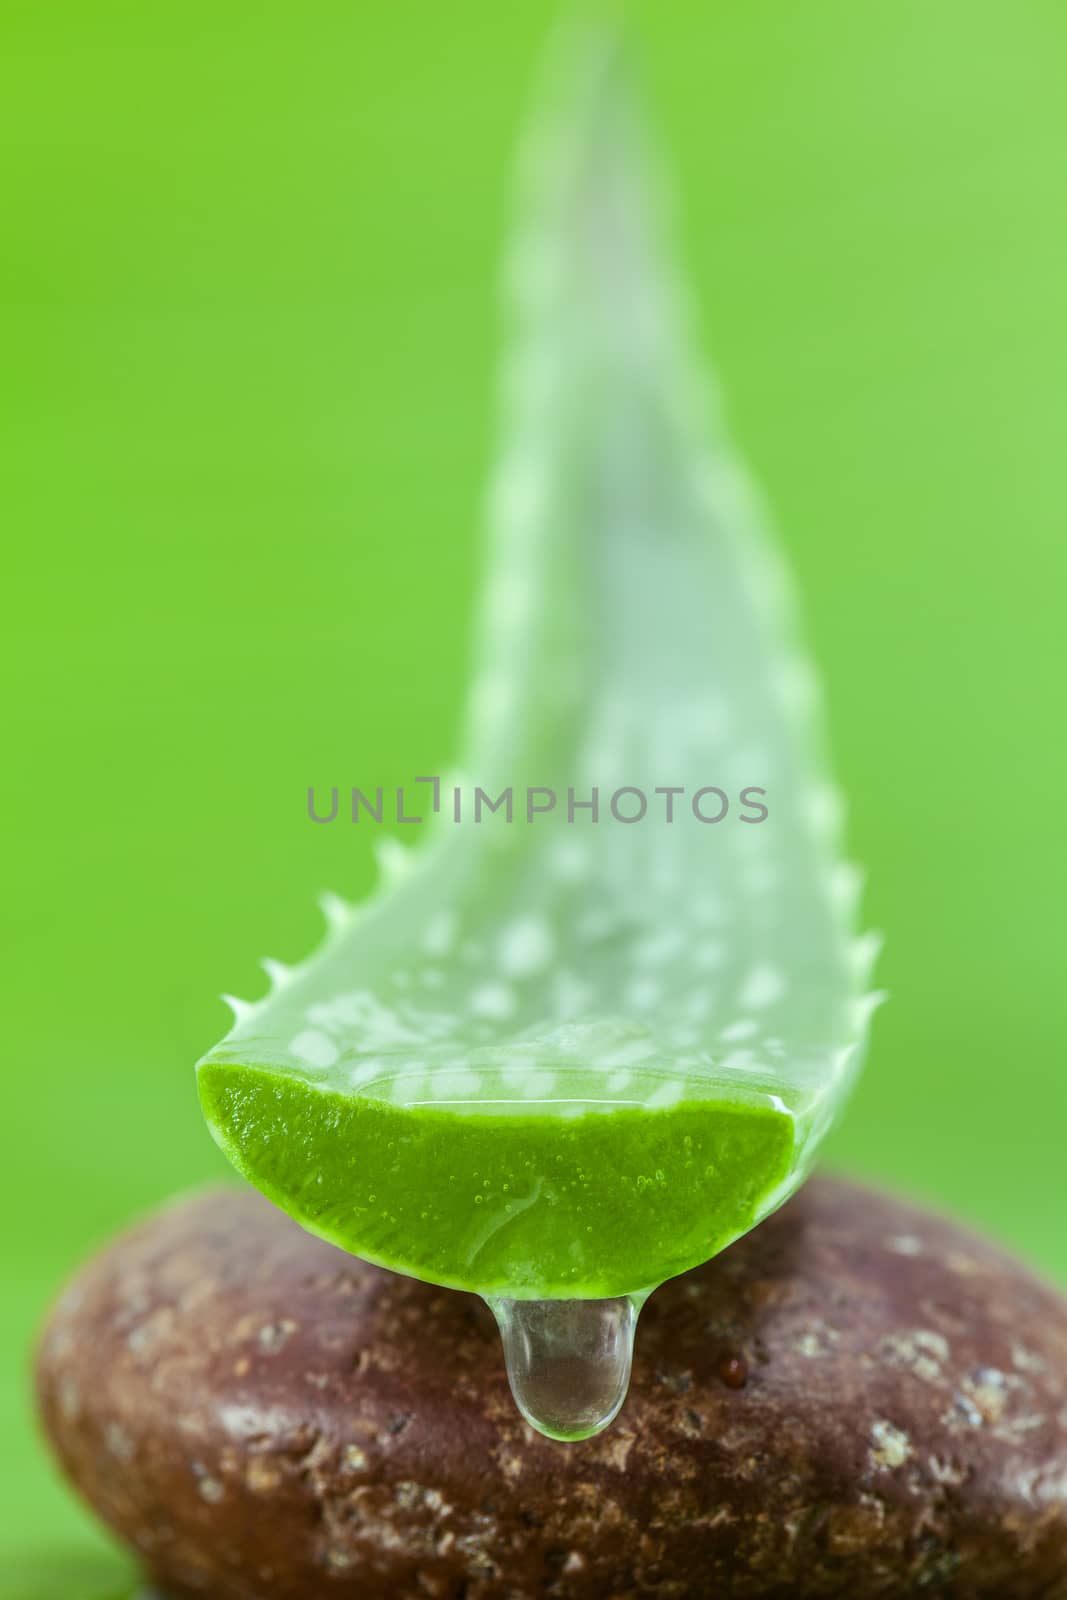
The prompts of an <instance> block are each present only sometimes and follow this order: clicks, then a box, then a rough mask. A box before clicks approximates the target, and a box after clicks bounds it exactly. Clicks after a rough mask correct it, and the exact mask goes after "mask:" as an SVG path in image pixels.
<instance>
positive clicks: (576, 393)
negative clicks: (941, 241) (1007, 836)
mask: <svg viewBox="0 0 1067 1600" xmlns="http://www.w3.org/2000/svg"><path fill="white" fill-rule="evenodd" d="M655 194H656V183H655V180H654V178H653V177H652V176H651V175H650V170H649V158H648V155H647V150H646V146H645V143H644V141H643V139H642V136H641V130H640V127H639V125H638V119H637V116H636V112H635V103H634V97H633V95H632V93H631V91H630V87H629V84H628V82H627V79H626V74H625V70H624V66H623V63H622V60H621V56H620V52H619V50H618V48H617V47H616V46H615V45H614V43H612V42H611V41H607V40H605V39H604V37H603V36H602V35H599V34H588V35H583V36H582V38H581V39H580V40H579V41H578V42H577V44H575V42H574V41H573V39H572V40H571V42H570V44H569V46H568V47H567V49H566V51H565V52H564V53H563V56H562V57H561V58H560V60H559V61H558V62H557V63H556V65H555V69H554V71H553V72H552V74H551V75H550V83H549V86H548V88H547V90H546V93H545V95H544V99H543V104H542V108H541V111H540V114H539V115H538V117H537V118H536V120H535V124H534V128H533V131H532V133H531V136H530V138H529V141H528V145H527V148H526V152H525V159H524V162H523V172H522V184H521V202H520V207H519V218H518V225H517V230H516V237H515V241H514V246H513V249H512V253H511V260H510V272H509V283H510V295H511V307H512V321H513V326H514V334H513V341H512V347H511V351H510V354H509V357H508V359H507V362H506V366H505V371H504V388H505V423H504V428H503V437H502V443H501V448H500V455H499V460H498V463H497V467H496V471H495V473H494V477H493V483H492V492H491V495H490V522H491V553H490V562H489V571H488V578H487V584H486V593H485V612H484V623H483V637H482V647H481V655H480V665H479V668H478V671H477V674H476V676H475V680H474V683H473V685H472V691H471V697H470V712H469V721H468V733H467V738H466V750H465V759H464V763H463V772H464V774H465V775H466V776H464V777H463V778H457V779H456V780H454V782H453V781H452V780H449V781H448V782H445V783H443V784H442V789H441V802H442V818H441V819H439V822H438V825H437V826H436V830H435V832H434V834H433V837H432V839H431V840H429V841H428V842H427V845H426V847H425V848H424V849H422V850H420V851H419V852H417V853H416V854H415V856H414V857H411V856H408V855H407V854H406V853H405V852H403V851H401V850H399V849H398V847H395V846H394V847H391V848H390V849H388V850H387V851H386V852H384V855H383V868H384V871H383V878H384V881H383V885H382V889H381V892H380V893H379V894H378V895H377V896H376V897H375V898H374V899H372V900H371V901H370V902H369V903H367V904H365V905H362V906H359V907H349V906H346V905H344V904H343V903H342V902H341V901H339V900H337V899H336V898H334V897H329V898H327V900H326V902H325V910H326V914H327V918H328V922H329V930H328V934H327V937H326V940H325V942H324V943H323V945H322V946H321V948H320V949H318V950H317V951H316V952H315V953H314V954H313V955H312V956H311V957H310V958H309V959H308V960H307V961H305V962H304V963H303V964H302V965H301V966H299V967H297V968H295V969H290V970H286V969H283V968H281V967H280V966H278V965H277V964H275V963H266V964H265V965H266V966H267V969H268V972H269V974H270V978H271V988H270V992H269V994H268V995H267V996H266V998H265V999H263V1000H261V1001H259V1002H257V1003H254V1004H251V1003H244V1002H234V1010H235V1021H234V1025H233V1027H232V1029H231V1030H230V1032H229V1033H228V1034H227V1036H226V1037H225V1038H224V1039H223V1040H222V1042H221V1043H220V1044H219V1045H217V1046H216V1047H215V1049H213V1050H212V1051H210V1052H209V1053H208V1055H207V1056H205V1058H204V1059H203V1061H202V1062H201V1063H200V1065H199V1077H200V1088H201V1097H202V1103H203V1107H204V1111H205V1115H206V1117H207V1120H208V1123H209V1125H210V1127H211V1129H212V1131H213V1133H214V1135H215V1137H216V1139H217V1140H218V1141H219V1143H220V1144H221V1146H222V1148H223V1149H224V1150H225V1151H226V1153H227V1154H228V1155H229V1156H230V1158H231V1160H232V1161H233V1162H234V1164H235V1165H236V1166H237V1167H238V1169H239V1170H240V1171H241V1172H242V1173H244V1174H245V1175H246V1176H247V1177H248V1178H249V1179H251V1181H252V1182H253V1183H255V1184H257V1185H258V1186H259V1187H261V1188H262V1189H263V1190H264V1191H265V1192H266V1193H267V1194H268V1195H270V1196H271V1198H272V1199H274V1200H275V1201H277V1202H278V1203H279V1204H281V1205H282V1206H284V1207H285V1208H286V1209H287V1210H288V1211H290V1212H291V1213H292V1215H293V1216H295V1217H296V1218H297V1219H298V1220H299V1221H301V1222H302V1223H304V1224H305V1225H306V1226H308V1227H309V1228H311V1229H313V1230H315V1231H317V1232H320V1233H322V1234H323V1235H324V1236H326V1237H328V1238H330V1239H332V1240H334V1241H335V1242H336V1243H339V1244H341V1245H343V1246H344V1247H345V1248H347V1249H349V1250H351V1251H353V1252H355V1253H357V1254H359V1255H363V1256H366V1257H368V1258H369V1259H372V1260H376V1261H379V1262H382V1263H384V1264H386V1265H388V1266H393V1267H396V1268H399V1269H401V1270H403V1271H405V1272H408V1273H411V1274H414V1275H416V1276H420V1277H426V1278H429V1279H431V1280H433V1281H437V1282H443V1283H448V1284H455V1285H459V1286H461V1287H465V1288H469V1289H475V1290H478V1291H480V1292H482V1293H484V1294H486V1295H490V1296H498V1297H499V1296H505V1297H510V1298H511V1299H520V1300H521V1299H527V1300H535V1299H551V1298H553V1297H576V1298H604V1297H609V1296H620V1295H626V1294H631V1293H636V1292H638V1291H643V1290H645V1289H647V1288H649V1287H650V1286H652V1285H654V1284H655V1283H657V1282H660V1281H661V1280H662V1279H663V1278H664V1277H666V1276H668V1275H671V1274H673V1273H676V1272H679V1271H681V1270H683V1269H684V1268H686V1267H689V1266H692V1265H695V1264H696V1263H698V1262H699V1261H702V1260H705V1259H707V1258H708V1257H710V1256H711V1255H713V1254H714V1253H715V1252H716V1251H717V1250H719V1249H721V1248H722V1247H723V1246H725V1245H726V1244H727V1243H729V1242H730V1240H731V1239H733V1238H735V1237H736V1236H737V1235H738V1234H739V1233H741V1232H743V1231H745V1229H747V1228H748V1227H750V1226H752V1224H753V1223H754V1222H756V1221H758V1220H759V1218H760V1217H761V1216H763V1215H765V1214H766V1212H767V1211H768V1210H770V1209H771V1208H772V1207H773V1206H775V1205H777V1204H778V1203H780V1202H781V1201H782V1200H783V1199H784V1198H785V1197H786V1196H787V1195H788V1194H789V1193H790V1192H791V1191H792V1189H793V1188H795V1187H796V1185H797V1184H798V1183H799V1182H800V1181H801V1179H802V1177H803V1175H804V1173H805V1172H806V1170H807V1168H808V1166H809V1165H810V1162H811V1159H812V1156H813V1154H814V1152H815V1149H816V1146H817V1145H818V1142H819V1140H820V1139H821V1137H822V1135H823V1134H824V1133H825V1131H826V1130H827V1128H828V1127H829V1126H830V1124H831V1122H832V1120H833V1118H834V1116H835V1115H836V1114H837V1112H838V1111H839V1109H840V1107H841V1105H842V1103H843V1100H844V1098H845V1095H846V1093H847V1090H848V1088H849V1085H850V1083H851V1081H852V1080H853V1078H854V1075H855V1073H856V1071H857V1069H858V1067H859V1064H860V1059H861V1055H862V1051H863V1047H864V1041H865V1036H866V1030H867V1019H868V1016H869V1013H870V1010H871V1008H872V1005H873V1002H874V997H873V996H871V995H870V994H868V993H866V984H867V978H868V974H869V970H870V966H871V964H872V961H873V957H874V953H875V945H874V942H873V941H872V940H871V939H870V938H866V939H857V938H856V937H855V934H854V921H855V914H856V902H857V897H858V887H857V875H856V874H855V872H854V871H853V870H852V869H851V868H848V867H847V866H845V865H844V864H843V863H842V861H841V859H840V826H839V812H840V806H839V803H838V798H837V792H836V790H835V788H834V787H833V784H832V782H831V781H830V778H829V774H828V767H827V763H826V758H825V753H824V750H823V742H822V739H821V736H820V730H819V725H818V724H819V714H818V693H817V688H816V684H815V679H814V675H813V673H812V670H811V668H810V665H809V663H808V660H807V657H806V655H805V654H804V652H803V650H802V648H801V646H800V644H799V641H798V635H797V632H796V628H795V623H794V616H793V609H792V605H791V602H790V598H789V592H788V585H787V583H786V581H785V578H784V576H783V573H782V569H781V566H780V563H779V561H778V558H777V556H776V555H775V553H774V551H773V548H772V546H771V544H770V542H769V540H768V538H767V536H766V533H765V530H764V525H763V523H764V519H763V515H762V512H761V509H760V506H759V503H758V500H757V498H756V496H755V495H754V494H753V492H752V490H751V488H750V486H749V483H748V480H747V478H746V477H745V474H744V472H743V470H742V468H741V466H740V464H739V462H738V459H737V457H736V455H735V454H734V452H733V450H732V448H731V446H730V445H729V442H728V441H727V439H726V436H725V433H724V430H723V427H722V422H721V418H720V415H719V410H718V406H717V404H716V402H715V400H714V396H713V395H711V394H710V393H709V390H708V388H707V385H706V384H705V383H703V382H702V381H701V380H700V377H699V374H698V373H697V371H696V369H695V367H694V361H693V355H692V341H691V338H690V336H689V332H688V329H687V326H686V319H685V317H684V315H683V314H682V308H681V306H680V299H679V293H678V290H677V287H676V284H675V282H674V279H673V276H672V272H671V269H670V263H669V261H668V259H667V255H666V251H665V245H664V233H663V229H662V226H661V223H660V220H659V216H658V209H657V204H656V200H655ZM475 786H479V787H480V788H481V789H482V790H483V791H484V793H485V794H486V795H487V796H489V797H490V798H491V799H493V800H496V799H498V798H499V797H500V796H501V795H502V794H505V793H507V792H510V794H511V797H512V807H513V813H512V820H511V822H510V823H509V822H508V821H507V820H506V815H505V806H504V805H501V807H500V809H499V810H498V811H496V812H495V813H494V814H489V813H488V812H487V811H486V810H485V808H484V807H483V816H482V820H481V821H480V822H476V821H475V820H474V818H473V815H472V810H473V796H474V789H475ZM454 787H458V788H459V789H460V791H461V795H462V797H463V799H462V804H463V807H464V815H463V820H462V821H461V822H460V823H456V822H454V821H453V820H452V816H453V809H452V808H453V798H452V796H453V788H454ZM531 787H532V788H533V789H534V790H535V791H544V790H547V789H549V788H552V789H554V790H555V793H556V796H557V799H556V803H555V806H554V808H553V809H552V810H540V809H537V808H538V807H540V806H546V805H547V796H546V794H545V793H544V792H535V797H534V810H533V811H528V810H527V804H528V794H527V790H528V789H529V788H531ZM594 789H595V790H596V791H597V795H598V800H599V815H598V817H597V818H596V819H594V817H593V814H592V812H591V810H590V809H588V808H585V809H583V808H582V807H581V806H580V805H579V806H578V808H577V809H575V811H574V813H573V815H574V820H573V821H571V820H570V818H569V815H568V798H569V796H568V791H573V798H574V799H575V800H576V801H577V802H581V801H589V800H590V799H591V798H592V792H593V790H594ZM621 791H625V792H621ZM665 791H673V792H672V793H667V792H665ZM745 791H747V792H748V793H747V803H746V802H745V801H744V800H743V798H742V796H743V792H745ZM754 791H759V793H758V794H757V793H754ZM613 795H615V796H617V805H616V810H617V812H618V813H619V814H620V815H622V816H626V817H631V816H633V815H635V814H636V812H637V811H638V810H639V809H640V805H641V800H642V798H643V799H644V801H645V802H646V804H647V811H646V813H645V815H644V817H643V819H642V820H640V821H632V822H628V821H622V820H619V817H618V816H617V815H615V814H613V811H612V808H611V798H612V796H613ZM694 800H696V804H697V806H698V809H699V811H700V814H701V816H702V817H703V818H705V819H709V820H699V819H698V816H697V815H696V814H695V812H694ZM724 800H725V802H726V806H727V809H726V811H725V814H724V815H722V817H721V820H719V821H711V820H710V819H711V818H713V817H715V816H716V815H717V814H719V812H720V811H721V810H722V807H723V801H724ZM668 804H670V805H671V807H672V810H673V820H672V821H667V820H666V818H667V807H668ZM761 806H765V807H766V811H767V815H766V817H765V819H764V820H758V818H759V816H760V811H759V807H761ZM446 816H447V818H448V820H447V821H445V820H444V817H446ZM362 825H363V826H365V827H366V826H373V825H374V824H373V823H370V822H367V821H366V819H365V820H364V822H363V824H362Z"/></svg>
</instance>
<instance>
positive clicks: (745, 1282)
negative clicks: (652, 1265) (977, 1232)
mask: <svg viewBox="0 0 1067 1600" xmlns="http://www.w3.org/2000/svg"><path fill="white" fill-rule="evenodd" d="M38 1382H39V1394H40V1406H41V1412H42V1416H43V1419H44V1424H45V1427H46V1429H47V1432H48V1434H49V1437H50V1439H51V1441H52V1445H53V1447H54V1449H55V1451H56V1453H57V1454H58V1456H59V1459H60V1461H61V1462H62V1464H63V1466H64V1468H65V1470H66V1471H67V1473H68V1474H69V1476H70V1478H71V1479H72V1480H73V1482H74V1483H75V1484H76V1485H77V1487H78V1488H79V1490H80V1491H81V1493H82V1494H83V1495H84V1496H85V1498H86V1499H87V1500H88V1501H89V1502H90V1504H91V1505H93V1506H94V1507H95V1509H96V1510H97V1511H98V1512H99V1514H100V1515H101V1516H102V1517H103V1518H104V1520H105V1521H106V1522H108V1523H109V1524H110V1525H111V1527H112V1528H113V1529H115V1530H116V1532H117V1533H119V1534H120V1535H121V1537H122V1538H123V1539H125V1540H127V1541H128V1542H129V1543H130V1544H131V1545H132V1546H133V1547H134V1548H135V1549H136V1550H137V1551H138V1552H139V1554H140V1556H141V1559H142V1561H143V1562H144V1564H145V1567H146V1569H147V1571H148V1572H149V1573H150V1574H151V1575H152V1577H153V1578H154V1579H155V1581H156V1582H157V1584H158V1585H159V1586H160V1588H161V1589H162V1590H164V1591H165V1592H166V1593H167V1594H169V1595H173V1596H183V1597H186V1596H187V1597H194V1596H196V1597H204V1596H207V1597H210V1600H318V1597H320V1596H321V1597H323V1600H356V1597H357V1596H358V1597H360V1600H372V1597H376V1596H390V1597H391V1600H405V1597H414V1600H420V1597H423V1596H429V1597H435V1596H439V1597H448V1600H460V1597H462V1600H490V1597H501V1600H504V1597H507V1600H526V1597H528V1596H529V1597H533V1596H538V1597H541V1596H555V1597H571V1596H573V1597H575V1600H578V1597H589V1600H593V1597H596V1600H622V1597H624V1596H638V1595H640V1596H659V1597H662V1600H668V1597H671V1600H676V1597H677V1600H682V1597H693V1596H701V1597H709V1600H711V1597H714V1600H732V1597H746V1600H750V1597H756V1596H761V1597H772V1596H773V1597H776V1600H805V1597H808V1596H847V1597H849V1600H878V1597H888V1596H893V1597H897V1596H906V1595H907V1596H910V1595H937V1596H951V1597H955V1600H964V1597H968V1600H969V1597H977V1596H988V1597H990V1600H994V1597H995V1600H1022V1597H1026V1600H1037V1597H1041V1600H1054V1597H1063V1596H1067V1305H1065V1303H1064V1301H1063V1300H1062V1299H1061V1298H1060V1297H1059V1296H1058V1295H1057V1294H1055V1293H1054V1292H1053V1291H1052V1290H1050V1289H1049V1288H1048V1287H1046V1286H1045V1285H1043V1284H1042V1283H1041V1282H1039V1281H1038V1280H1036V1279H1035V1278H1034V1277H1033V1276H1032V1275H1031V1274H1030V1273H1029V1272H1028V1271H1027V1270H1025V1269H1024V1268H1023V1267H1021V1266H1019V1265H1018V1264H1017V1263H1016V1262H1015V1261H1014V1260H1012V1259H1011V1258H1010V1257H1009V1256H1006V1255H1005V1254H1003V1253H1002V1252H1001V1251H998V1250H996V1249H993V1248H991V1247H990V1246H989V1245H987V1244H984V1243H982V1242H981V1241H979V1240H978V1239H975V1238H974V1237H972V1236H971V1235H969V1234H967V1233H964V1232H961V1230H960V1229H958V1228H956V1227H955V1226H953V1225H951V1224H948V1223H946V1222H942V1221H938V1220H936V1219H934V1218H931V1217H930V1216H928V1215H926V1214H924V1213H922V1212H919V1211H916V1210H913V1209H912V1208H910V1207H908V1206H905V1205H902V1204H901V1203H899V1202H898V1201H896V1200H892V1199H888V1198H886V1197H884V1196H882V1195H878V1194H874V1193H871V1192H869V1191H868V1190H865V1189H859V1188H855V1187H853V1186H851V1185H848V1184H845V1183H840V1182H835V1181H831V1180H829V1179H825V1178H824V1179H815V1180H813V1181H812V1182H811V1183H809V1184H808V1186H807V1187H806V1188H805V1189H804V1190H803V1191H802V1193H801V1194H800V1195H799V1196H798V1197H796V1198H795V1199H794V1200H793V1201H792V1202H791V1203H790V1204H789V1205H788V1206H787V1207H786V1208H785V1209H784V1210H782V1211H781V1212H779V1213H778V1215H777V1216H775V1217H773V1218H771V1219H770V1220H769V1221H768V1222H766V1223H764V1224H763V1225H762V1226H761V1227H760V1228H759V1229H758V1230H757V1231H756V1232H755V1233H753V1234H750V1235H749V1236H748V1238H746V1239H743V1240H742V1241H740V1242H739V1243H738V1244H736V1245H734V1246H733V1247H732V1248H731V1249H730V1250H728V1251H727V1252H726V1253H725V1255H723V1256H721V1257H720V1258H719V1259H718V1260H716V1261H713V1262H712V1263H710V1264H709V1265H708V1266H705V1267H702V1268H699V1269H698V1270H697V1271H695V1272H691V1273H689V1274H688V1275H686V1276H685V1277H682V1278H678V1279H675V1280H674V1281H673V1282H671V1283H669V1284H667V1285H665V1286H664V1287H663V1288H662V1289H661V1290H659V1291H658V1293H657V1294H656V1295H654V1296H653V1298H652V1300H651V1301H650V1302H649V1304H648V1306H647V1308H646V1310H645V1312H644V1314H643V1316H642V1319H641V1324H640V1328H639V1331H638V1340H637V1359H636V1362H635V1366H634V1381H633V1388H632V1391H631V1394H630V1398H629V1400H628V1402H627V1404H626V1407H625V1409H624V1410H623V1413H622V1416H621V1417H620V1419H619V1421H618V1422H617V1423H616V1425H615V1426H614V1427H613V1428H611V1429H610V1430H609V1431H608V1432H607V1433H605V1434H603V1435H602V1436H601V1437H600V1438H598V1439H593V1440H588V1441H586V1442H585V1443H583V1444H576V1445H560V1444H553V1443H550V1442H549V1441H547V1440H545V1439H542V1438H540V1437H538V1436H537V1435H536V1434H534V1433H533V1432H532V1431H531V1430H530V1429H528V1428H527V1427H526V1426H525V1424H524V1423H523V1422H522V1421H521V1420H520V1418H519V1417H518V1415H517V1413H516V1411H515V1409H514V1406H513V1405H512V1402H511V1399H510V1396H509V1394H508V1388H507V1382H506V1379H505V1376H504V1368H503V1361H502V1357H501V1353H500V1349H499V1345H498V1340H497V1335H496V1330H495V1328H494V1326H493V1324H492V1321H491V1319H490V1317H489V1315H488V1312H487V1311H486V1310H485V1308H484V1307H483V1306H482V1305H481V1303H480V1301H478V1300H476V1299H474V1298H472V1297H470V1296H467V1295H462V1294H456V1293H452V1292H449V1291H445V1290H439V1289H434V1288H432V1287H429V1286H428V1285H426V1284H421V1283H416V1282H414V1281H412V1280H410V1279H406V1278H401V1277H396V1276H393V1275H392V1274H390V1273H388V1272H383V1271H380V1270H378V1269H376V1268H374V1267H370V1266H366V1265H364V1264H363V1263H361V1262H359V1261H356V1260H353V1259H351V1258H349V1257H347V1256H345V1255H344V1254H342V1253H341V1252H340V1251H338V1250H336V1249H334V1248H333V1247H332V1246H330V1245H327V1244H323V1243H321V1242H319V1241H318V1240H315V1239H312V1238H310V1237H309V1236H308V1235H307V1234H305V1233H302V1232H301V1231H300V1229H299V1228H297V1227H296V1226H295V1225H294V1224H293V1223H291V1222H290V1221H289V1220H288V1219H287V1218H286V1217H284V1216H283V1215H282V1214H281V1213H280V1212H278V1211H276V1210H275V1209H274V1208H273V1207H272V1206H270V1205H269V1204H268V1203H267V1202H266V1201H265V1200H263V1199H261V1198H260V1197H259V1196H258V1195H255V1194H252V1193H249V1192H237V1191H234V1190H230V1189H221V1190H213V1191H210V1192H208V1193H204V1194H200V1195H198V1196H194V1197H193V1198H191V1199H186V1200H182V1201H180V1202H178V1203H176V1204H174V1205H172V1206H171V1207H169V1208H168V1209H167V1210H165V1211H163V1212H161V1213H160V1214H158V1215H157V1216H155V1217H153V1218H150V1219H149V1220H148V1221H147V1222H145V1223H144V1224H143V1225H142V1226H141V1227H139V1228H138V1229H136V1230H135V1231H134V1232H132V1233H130V1234H127V1235H126V1236H125V1237H124V1238H122V1239H120V1240H118V1241H117V1243H115V1244H113V1245H112V1246H111V1247H110V1248H109V1249H108V1250H107V1251H105V1252H104V1253H103V1254H102V1255H100V1256H99V1257H98V1258H97V1259H96V1260H95V1261H93V1262H91V1263H90V1264H89V1265H88V1266H87V1267H86V1268H85V1269H84V1270H83V1271H82V1272H81V1273H80V1274H79V1276H78V1277H77V1278H76V1279H75V1280H74V1282H73V1283H72V1284H71V1286H70V1287H69V1288H68V1289H67V1291H66V1293H65V1294H64V1295H63V1296H62V1298H61V1299H60V1301H59V1303H58V1304H57V1306H56V1307H55V1310H54V1311H53V1313H52V1316H51V1318H50V1320H49V1322H48V1325H47V1327H46V1329H45V1331H44V1334H43V1336H42V1340H41V1346H40V1354H39V1364H38Z"/></svg>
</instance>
